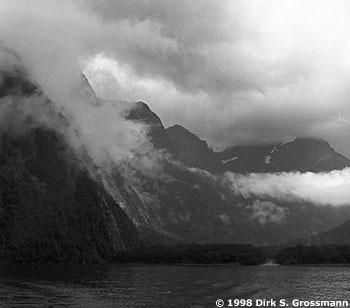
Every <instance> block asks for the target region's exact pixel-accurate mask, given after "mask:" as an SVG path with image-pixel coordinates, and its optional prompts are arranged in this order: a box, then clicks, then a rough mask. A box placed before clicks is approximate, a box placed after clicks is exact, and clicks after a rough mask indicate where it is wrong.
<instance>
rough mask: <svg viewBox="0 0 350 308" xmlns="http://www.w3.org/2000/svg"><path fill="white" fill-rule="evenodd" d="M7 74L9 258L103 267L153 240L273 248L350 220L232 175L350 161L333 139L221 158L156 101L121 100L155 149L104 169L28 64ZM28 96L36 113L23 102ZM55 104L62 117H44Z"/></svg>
mask: <svg viewBox="0 0 350 308" xmlns="http://www.w3.org/2000/svg"><path fill="white" fill-rule="evenodd" d="M1 74H2V75H1V78H0V94H1V95H0V107H4V108H2V109H1V110H2V111H3V110H7V109H6V108H5V107H6V106H7V107H8V106H10V107H11V108H10V112H7V113H4V112H2V113H1V114H0V116H1V117H2V119H3V121H1V123H0V140H1V143H0V259H1V260H4V259H5V260H10V261H16V262H102V261H106V260H110V259H111V258H112V256H113V255H114V254H115V253H117V252H118V251H121V250H124V249H128V248H130V247H135V246H137V245H138V244H139V243H141V242H142V243H145V242H146V243H167V244H169V243H178V242H195V243H213V242H227V243H250V244H255V245H269V244H277V243H284V242H286V241H290V240H292V239H294V238H297V237H304V236H305V235H308V234H312V233H320V232H323V231H324V230H327V229H330V228H332V227H334V226H336V225H339V224H340V223H342V222H344V221H345V220H347V219H350V211H349V210H348V209H347V208H346V207H337V208H333V207H331V206H324V207H318V206H315V205H313V204H311V203H308V202H303V201H299V200H295V201H288V202H281V201H279V200H275V199H273V198H267V197H265V198H258V197H257V196H253V195H252V196H244V195H241V194H237V192H235V191H232V189H231V188H230V186H229V185H228V184H227V182H226V181H225V175H224V172H225V171H230V170H231V171H232V170H234V171H237V172H242V173H245V172H249V171H253V172H268V171H279V170H280V171H289V170H299V171H301V172H302V171H306V170H314V171H324V170H331V169H333V168H334V169H336V168H341V167H342V166H346V165H347V164H348V162H349V161H348V159H346V158H345V157H344V156H342V155H340V154H338V153H336V152H335V151H334V150H333V149H332V148H331V147H330V145H329V144H328V143H327V142H325V141H322V140H316V139H310V138H309V139H305V138H304V139H301V138H297V139H295V140H294V141H293V142H289V143H285V144H278V145H267V146H257V147H246V146H244V147H233V148H230V149H227V150H226V151H224V152H222V153H215V152H213V151H212V150H211V149H210V148H209V147H208V144H207V143H206V142H205V141H203V140H201V139H199V138H198V137H197V136H196V135H194V134H193V133H191V132H189V131H188V130H187V129H185V128H184V127H181V126H179V125H175V126H173V127H169V128H168V129H165V128H164V126H163V124H162V121H161V119H160V118H159V117H158V116H157V115H156V114H155V113H154V112H153V111H152V110H151V109H150V108H149V107H148V106H147V105H146V104H145V103H143V102H137V103H126V102H120V103H119V102H115V104H123V106H124V107H125V104H128V105H127V106H128V108H126V109H128V112H127V113H126V115H125V119H126V120H128V121H130V122H133V123H141V124H142V125H143V126H144V127H145V128H146V131H147V136H148V141H145V142H148V143H149V145H150V146H149V147H147V148H149V150H150V152H142V153H135V155H133V156H132V157H131V158H129V157H128V160H127V161H122V162H120V163H116V162H113V160H111V161H108V162H106V163H105V164H97V163H96V162H95V161H94V159H93V157H92V156H91V157H90V156H89V152H88V151H87V150H86V149H85V148H81V149H79V150H77V149H76V148H75V147H73V146H72V144H71V143H70V140H69V138H66V136H65V135H64V132H65V131H66V129H67V128H69V125H70V122H69V121H71V119H68V118H66V117H65V116H64V115H63V114H61V113H60V109H59V108H56V107H57V106H56V105H55V104H54V102H52V101H51V100H50V99H49V98H48V97H47V96H46V95H45V93H44V91H43V90H42V89H41V88H40V86H39V85H38V84H36V83H35V82H34V81H32V80H31V79H30V78H28V76H27V74H26V72H25V70H24V69H23V68H16V69H12V70H7V71H2V73H1ZM82 77H83V78H82V83H81V87H78V89H77V95H79V97H82V98H83V99H84V100H86V103H87V104H90V105H91V106H93V107H94V108H97V109H98V108H100V107H101V106H102V105H103V104H104V103H105V101H103V100H102V99H100V98H98V97H96V95H95V93H94V92H93V90H92V89H91V87H90V85H89V83H88V81H87V80H86V79H85V77H84V76H82ZM23 102H25V103H27V104H28V105H26V106H25V107H28V108H24V109H23V108H22V109H21V108H20V106H21V104H23ZM31 104H32V105H31ZM33 106H34V107H35V106H36V107H35V108H34V107H33ZM31 107H33V110H32V111H31ZM121 109H123V110H124V109H125V108H121ZM44 111H45V116H48V117H49V120H50V121H46V122H45V121H42V117H40V113H43V112H44ZM38 115H39V116H38ZM41 115H42V114H41ZM5 120H6V121H5ZM75 137H76V138H79V134H78V133H76V136H75ZM143 162H144V163H145V166H143V165H142V163H143ZM238 163H239V164H238ZM192 167H195V168H192Z"/></svg>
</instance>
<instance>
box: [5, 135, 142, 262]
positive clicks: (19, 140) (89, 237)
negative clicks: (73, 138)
mask: <svg viewBox="0 0 350 308" xmlns="http://www.w3.org/2000/svg"><path fill="white" fill-rule="evenodd" d="M138 241H139V235H138V231H137V229H136V228H135V227H134V225H133V224H132V222H131V220H130V219H129V218H128V217H127V215H126V214H125V213H124V212H123V211H122V209H121V208H120V206H119V205H118V204H117V203H116V202H115V201H114V200H113V199H112V197H111V196H110V195H109V194H108V193H107V192H106V190H105V189H104V188H103V187H102V186H101V184H99V183H98V182H96V181H95V180H94V179H93V178H91V176H90V175H89V173H88V172H87V171H86V170H82V169H80V167H79V162H78V160H77V158H76V157H75V155H74V153H73V152H72V151H70V150H69V147H68V146H67V144H66V143H65V141H64V140H63V139H62V137H61V136H59V135H58V134H57V133H55V132H53V131H50V130H46V129H43V128H38V129H33V130H30V131H28V132H26V133H25V134H22V135H17V136H9V135H3V136H2V137H1V139H0V258H1V259H2V260H11V262H69V263H70V262H74V263H92V262H101V261H103V260H110V259H111V258H112V257H113V255H114V254H115V253H116V252H117V251H119V250H124V249H126V248H128V247H131V246H133V245H135V244H137V242H138Z"/></svg>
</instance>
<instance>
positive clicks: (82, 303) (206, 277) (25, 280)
mask: <svg viewBox="0 0 350 308" xmlns="http://www.w3.org/2000/svg"><path fill="white" fill-rule="evenodd" d="M218 298H221V299H224V300H225V301H226V302H227V300H228V299H229V298H232V299H233V298H251V299H270V298H272V299H280V298H285V299H287V301H289V300H291V299H294V298H298V299H313V300H317V299H320V300H349V302H350V268H348V267H263V266H252V267H246V266H244V267H243V266H242V267H236V266H217V265H214V266H177V265H176V266H166V265H157V266H155V265H142V266H141V265H134V266H126V265H93V266H91V265H7V264H6V265H0V306H1V307H16V308H17V307H26V308H27V307H45V308H46V307H87V308H88V307H94V308H95V307H97V308H99V307H108V308H109V307H123V308H128V307H130V308H131V307H132V308H137V307H153V308H157V307H176V308H185V307H215V301H216V300H217V299H218ZM226 306H227V305H225V307H226Z"/></svg>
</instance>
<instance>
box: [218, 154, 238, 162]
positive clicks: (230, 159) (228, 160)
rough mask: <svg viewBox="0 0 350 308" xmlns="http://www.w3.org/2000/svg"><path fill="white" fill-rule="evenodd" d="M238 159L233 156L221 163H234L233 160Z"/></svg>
mask: <svg viewBox="0 0 350 308" xmlns="http://www.w3.org/2000/svg"><path fill="white" fill-rule="evenodd" d="M238 158H239V157H238V156H233V157H231V158H229V159H224V160H222V161H221V162H222V163H223V164H226V163H228V162H230V161H235V160H237V159H238Z"/></svg>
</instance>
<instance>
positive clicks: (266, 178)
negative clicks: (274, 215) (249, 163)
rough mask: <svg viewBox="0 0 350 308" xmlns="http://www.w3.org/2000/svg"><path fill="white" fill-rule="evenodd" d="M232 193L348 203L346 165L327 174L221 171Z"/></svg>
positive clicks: (349, 175)
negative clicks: (236, 172)
mask: <svg viewBox="0 0 350 308" xmlns="http://www.w3.org/2000/svg"><path fill="white" fill-rule="evenodd" d="M225 182H226V184H228V186H229V188H230V189H231V191H232V192H233V193H234V194H235V195H242V196H243V197H245V198H249V197H251V196H256V197H259V198H273V199H276V200H279V201H281V202H283V201H287V202H292V201H296V200H297V201H304V202H305V201H306V202H311V203H313V204H316V205H332V206H342V205H350V190H349V187H350V168H345V169H343V170H334V171H331V172H328V173H312V172H306V173H300V172H295V173H291V172H290V173H287V172H282V173H272V174H271V173H260V174H256V173H252V174H248V175H240V174H234V173H230V172H228V173H226V174H225Z"/></svg>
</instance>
